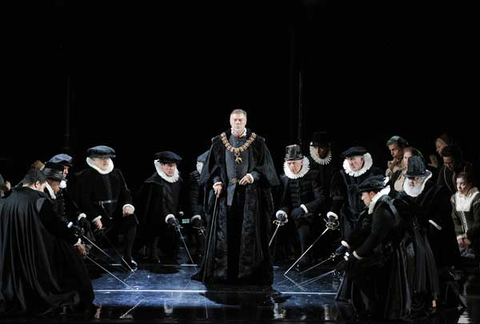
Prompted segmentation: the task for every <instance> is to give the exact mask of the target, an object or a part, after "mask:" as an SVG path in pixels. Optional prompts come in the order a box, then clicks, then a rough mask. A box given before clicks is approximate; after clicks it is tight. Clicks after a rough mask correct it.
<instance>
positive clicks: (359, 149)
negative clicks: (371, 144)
mask: <svg viewBox="0 0 480 324" xmlns="http://www.w3.org/2000/svg"><path fill="white" fill-rule="evenodd" d="M367 152H368V151H367V149H366V148H364V147H363V146H352V147H351V148H349V149H348V150H346V151H344V152H343V153H342V156H343V157H344V158H348V157H352V156H361V155H364V154H365V153H367Z"/></svg>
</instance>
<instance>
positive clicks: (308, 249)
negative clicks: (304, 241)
mask: <svg viewBox="0 0 480 324" xmlns="http://www.w3.org/2000/svg"><path fill="white" fill-rule="evenodd" d="M329 229H330V228H328V227H327V228H325V230H324V231H323V232H322V234H320V236H319V237H317V239H316V240H315V241H314V242H313V243H312V244H311V245H310V246H309V247H308V248H307V249H306V250H305V252H303V253H302V255H301V256H300V257H299V258H298V259H297V261H295V262H294V263H293V264H292V265H291V266H290V268H288V269H287V271H285V273H284V274H283V275H286V274H287V273H288V272H289V271H290V270H292V268H293V267H294V266H295V265H296V264H297V263H298V262H299V261H300V260H301V259H302V258H303V256H304V255H305V254H307V253H308V251H310V249H311V248H312V247H313V245H314V244H315V243H317V241H318V240H319V239H320V238H321V237H322V236H323V234H325V233H326V232H327V231H328V230H329Z"/></svg>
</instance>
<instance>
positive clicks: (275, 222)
mask: <svg viewBox="0 0 480 324" xmlns="http://www.w3.org/2000/svg"><path fill="white" fill-rule="evenodd" d="M273 224H275V225H277V226H283V225H285V224H286V222H284V221H281V220H278V219H275V220H274V221H273Z"/></svg>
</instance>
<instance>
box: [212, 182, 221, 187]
mask: <svg viewBox="0 0 480 324" xmlns="http://www.w3.org/2000/svg"><path fill="white" fill-rule="evenodd" d="M216 185H222V187H223V182H221V181H219V182H215V183H214V184H213V187H215V186H216Z"/></svg>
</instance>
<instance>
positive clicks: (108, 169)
mask: <svg viewBox="0 0 480 324" xmlns="http://www.w3.org/2000/svg"><path fill="white" fill-rule="evenodd" d="M108 160H109V163H108V167H107V169H106V170H102V169H100V168H99V167H98V166H97V165H96V164H95V162H94V161H93V159H91V158H89V157H87V164H88V165H89V166H90V167H91V168H92V169H95V170H96V171H97V172H98V173H100V174H109V173H110V172H112V171H113V168H114V165H113V161H112V159H111V158H108Z"/></svg>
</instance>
